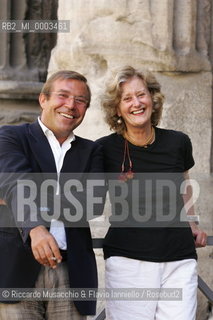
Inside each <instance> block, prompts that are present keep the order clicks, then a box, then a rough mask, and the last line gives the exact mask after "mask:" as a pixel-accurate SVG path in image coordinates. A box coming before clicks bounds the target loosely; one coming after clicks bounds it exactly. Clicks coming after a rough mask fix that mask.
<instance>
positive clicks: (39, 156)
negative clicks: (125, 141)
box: [0, 122, 103, 315]
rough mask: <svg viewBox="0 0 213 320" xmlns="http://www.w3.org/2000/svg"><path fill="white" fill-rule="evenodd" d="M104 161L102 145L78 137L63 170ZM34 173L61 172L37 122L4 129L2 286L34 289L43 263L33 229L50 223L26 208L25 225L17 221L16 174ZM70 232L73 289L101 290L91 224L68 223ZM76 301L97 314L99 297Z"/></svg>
mask: <svg viewBox="0 0 213 320" xmlns="http://www.w3.org/2000/svg"><path fill="white" fill-rule="evenodd" d="M102 164H103V159H102V151H101V149H100V146H99V145H98V144H96V143H94V142H92V141H89V140H87V139H83V138H80V137H76V140H75V141H73V142H72V147H71V149H70V150H68V151H67V153H66V156H65V159H64V163H63V166H62V169H61V172H64V173H85V172H103V166H102ZM13 173H15V174H16V175H15V176H14V174H13ZM32 173H52V174H53V175H56V166H55V161H54V156H53V153H52V151H51V148H50V145H49V143H48V140H47V138H46V137H45V135H44V133H43V131H42V130H41V128H40V126H39V124H38V122H35V123H33V124H23V125H19V126H3V127H1V128H0V198H3V199H4V200H5V202H6V203H7V206H5V205H0V255H1V258H0V260H1V261H0V287H1V288H32V287H34V284H35V281H36V279H37V276H38V273H39V270H40V264H39V263H38V262H37V261H36V260H35V259H34V257H33V254H32V251H31V247H30V238H29V231H30V230H31V229H32V228H33V227H35V226H36V225H40V224H43V225H46V224H45V222H44V221H43V219H42V218H41V216H40V214H39V212H38V215H37V218H38V219H37V221H31V220H32V219H31V218H30V217H29V215H28V212H27V208H26V211H24V215H25V219H24V221H23V223H18V222H17V214H18V208H17V188H16V180H17V176H18V177H20V178H25V177H28V178H29V177H30V175H31V174H32ZM40 209H41V208H40ZM100 214H101V212H100ZM5 225H6V227H5ZM47 227H48V225H47ZM65 231H66V238H67V254H68V257H67V263H68V270H69V277H70V287H71V288H96V287H97V269H96V261H95V256H94V252H93V248H92V240H91V234H90V229H89V227H88V225H87V224H86V226H84V228H79V227H78V226H76V227H71V228H67V227H66V228H65ZM74 303H75V305H76V307H77V309H78V311H79V312H80V313H81V314H83V315H91V314H95V309H96V302H95V301H75V302H74Z"/></svg>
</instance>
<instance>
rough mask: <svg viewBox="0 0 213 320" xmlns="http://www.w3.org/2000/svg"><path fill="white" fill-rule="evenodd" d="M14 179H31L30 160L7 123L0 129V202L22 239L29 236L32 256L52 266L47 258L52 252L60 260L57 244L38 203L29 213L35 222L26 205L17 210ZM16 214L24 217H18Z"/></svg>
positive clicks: (49, 257) (13, 130)
mask: <svg viewBox="0 0 213 320" xmlns="http://www.w3.org/2000/svg"><path fill="white" fill-rule="evenodd" d="M18 179H19V180H24V179H26V180H31V181H34V177H33V172H32V167H31V163H30V162H29V158H28V155H26V153H25V151H24V149H23V146H22V143H21V135H20V136H19V132H18V129H17V128H12V127H10V126H7V127H2V128H1V129H0V189H1V202H0V204H1V205H7V206H8V208H9V209H10V212H11V213H12V215H13V219H14V224H15V225H14V227H17V228H18V230H19V232H20V235H21V237H22V240H23V242H27V241H29V239H31V246H32V251H33V254H34V257H35V259H36V260H37V261H38V262H39V263H41V264H48V265H50V266H52V267H54V266H55V265H56V261H54V260H52V259H51V257H52V256H53V254H54V256H55V258H56V259H57V260H60V259H61V255H60V251H59V248H58V245H57V243H56V241H55V239H54V237H53V236H52V235H51V234H50V233H49V232H48V230H47V228H46V227H47V226H48V223H47V222H45V221H44V220H43V219H42V217H41V215H40V212H39V207H40V206H39V204H38V203H37V206H36V207H37V208H36V209H37V210H36V212H34V214H33V216H34V217H36V221H33V219H32V212H31V211H30V209H29V207H27V206H25V208H24V212H19V209H18V201H20V199H18V185H17V180H18ZM35 201H36V200H35ZM20 216H21V217H22V218H23V217H24V219H22V220H21V219H20ZM45 226H46V227H45Z"/></svg>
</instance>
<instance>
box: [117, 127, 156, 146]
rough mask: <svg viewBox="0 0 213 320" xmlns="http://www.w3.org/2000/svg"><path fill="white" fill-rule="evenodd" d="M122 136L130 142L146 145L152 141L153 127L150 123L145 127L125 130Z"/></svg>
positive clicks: (153, 136) (153, 137)
mask: <svg viewBox="0 0 213 320" xmlns="http://www.w3.org/2000/svg"><path fill="white" fill-rule="evenodd" d="M123 136H124V138H125V139H126V140H128V141H129V142H130V143H132V144H134V145H136V146H139V147H146V146H148V145H149V144H151V143H153V142H154V140H155V129H154V128H153V127H152V126H151V125H150V126H149V127H146V128H141V129H133V130H129V129H128V130H127V131H125V133H124V135H123Z"/></svg>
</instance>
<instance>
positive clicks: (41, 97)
mask: <svg viewBox="0 0 213 320" xmlns="http://www.w3.org/2000/svg"><path fill="white" fill-rule="evenodd" d="M38 100H39V103H40V106H41V108H42V109H44V106H45V103H46V101H47V96H46V95H45V94H44V93H40V95H39V98H38Z"/></svg>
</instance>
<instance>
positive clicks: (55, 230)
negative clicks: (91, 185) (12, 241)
mask: <svg viewBox="0 0 213 320" xmlns="http://www.w3.org/2000/svg"><path fill="white" fill-rule="evenodd" d="M38 123H39V125H40V126H41V129H42V131H43V132H44V134H45V136H46V137H47V140H48V142H49V144H50V147H51V149H52V152H53V155H54V159H55V165H56V169H57V175H58V181H59V177H60V171H61V168H62V166H63V162H64V157H65V155H66V153H67V151H68V150H69V149H70V148H71V146H72V144H71V143H72V141H74V140H75V136H74V134H73V132H71V133H70V135H69V136H68V138H67V139H66V140H65V141H64V142H63V143H62V145H60V143H59V141H58V140H57V139H56V137H55V135H54V133H53V132H52V131H51V130H50V129H48V128H47V127H46V126H45V125H44V124H43V123H42V122H41V120H40V118H38ZM59 191H60V190H59V184H58V186H57V191H56V194H59ZM50 233H51V234H52V235H53V236H54V238H55V240H56V241H57V243H58V246H59V248H60V249H62V250H66V249H67V242H66V235H65V229H64V223H63V222H62V221H60V220H55V219H52V220H51V223H50Z"/></svg>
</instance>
